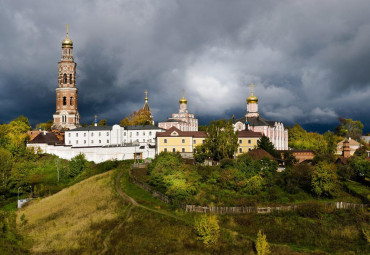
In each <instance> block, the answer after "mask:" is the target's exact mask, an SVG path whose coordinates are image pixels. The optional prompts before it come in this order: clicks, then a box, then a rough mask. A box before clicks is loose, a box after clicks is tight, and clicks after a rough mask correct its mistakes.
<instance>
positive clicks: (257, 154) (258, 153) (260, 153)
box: [248, 149, 275, 160]
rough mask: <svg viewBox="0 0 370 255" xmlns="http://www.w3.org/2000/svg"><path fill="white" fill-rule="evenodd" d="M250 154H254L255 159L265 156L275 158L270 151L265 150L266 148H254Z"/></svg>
mask: <svg viewBox="0 0 370 255" xmlns="http://www.w3.org/2000/svg"><path fill="white" fill-rule="evenodd" d="M248 154H249V155H251V156H252V158H253V159H256V160H260V159H263V158H264V157H268V158H269V159H275V158H274V157H273V156H272V155H271V154H270V153H268V152H267V151H265V150H264V149H253V150H251V151H249V152H248Z"/></svg>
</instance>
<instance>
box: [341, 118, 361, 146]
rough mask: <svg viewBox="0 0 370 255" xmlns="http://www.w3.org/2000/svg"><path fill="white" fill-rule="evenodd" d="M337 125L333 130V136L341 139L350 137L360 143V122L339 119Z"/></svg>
mask: <svg viewBox="0 0 370 255" xmlns="http://www.w3.org/2000/svg"><path fill="white" fill-rule="evenodd" d="M338 120H339V125H338V126H337V127H336V128H335V134H336V135H338V136H343V137H351V138H353V139H356V140H357V141H360V138H361V136H362V130H363V129H364V125H363V124H362V123H361V121H358V120H357V121H356V120H352V119H344V118H339V119H338Z"/></svg>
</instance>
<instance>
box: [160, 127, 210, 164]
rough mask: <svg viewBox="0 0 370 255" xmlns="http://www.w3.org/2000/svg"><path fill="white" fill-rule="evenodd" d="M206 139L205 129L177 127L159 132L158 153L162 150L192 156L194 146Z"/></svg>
mask: <svg viewBox="0 0 370 255" xmlns="http://www.w3.org/2000/svg"><path fill="white" fill-rule="evenodd" d="M205 139H206V133H205V132H203V131H181V130H179V129H177V128H175V127H172V128H170V129H168V130H167V131H166V132H158V133H157V154H159V153H161V152H163V151H164V152H180V153H182V154H188V155H189V157H191V156H192V154H193V151H194V148H195V147H196V146H198V145H200V144H202V143H204V141H205Z"/></svg>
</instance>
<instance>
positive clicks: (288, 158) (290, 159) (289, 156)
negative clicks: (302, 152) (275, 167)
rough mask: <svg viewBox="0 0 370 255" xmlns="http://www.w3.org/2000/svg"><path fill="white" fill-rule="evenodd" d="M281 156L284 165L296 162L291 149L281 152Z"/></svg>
mask: <svg viewBox="0 0 370 255" xmlns="http://www.w3.org/2000/svg"><path fill="white" fill-rule="evenodd" d="M283 158H284V164H285V167H291V166H293V165H295V164H297V162H298V160H297V159H296V157H295V156H294V155H293V152H292V151H286V152H284V153H283Z"/></svg>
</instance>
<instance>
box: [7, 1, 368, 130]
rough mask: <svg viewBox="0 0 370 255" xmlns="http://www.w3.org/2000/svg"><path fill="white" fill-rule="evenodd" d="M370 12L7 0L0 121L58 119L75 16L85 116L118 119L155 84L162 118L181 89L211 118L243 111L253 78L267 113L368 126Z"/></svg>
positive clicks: (353, 7) (325, 5)
mask: <svg viewBox="0 0 370 255" xmlns="http://www.w3.org/2000/svg"><path fill="white" fill-rule="evenodd" d="M369 13H370V1H368V0H364V1H355V0H351V1H348V0H346V1H340V0H332V1H323V0H320V1H315V0H307V1H302V0H300V1H293V0H292V1H283V0H279V1H276V0H271V1H246V0H241V1H238V0H224V1H215V0H209V1H207V0H194V1H193V0H186V1H184V0H178V1H175V0H158V1H156V0H147V1H144V0H143V1H142V0H128V1H117V0H115V1H113V0H101V1H91V0H86V1H75V0H71V1H50V0H44V1H40V0H34V1H29V0H24V1H21V0H19V1H8V0H0V123H4V122H8V121H10V120H11V119H14V118H15V117H17V116H18V115H20V114H23V115H25V116H27V117H28V118H29V119H30V121H31V122H32V123H33V124H36V123H38V122H45V121H47V120H50V119H52V115H53V113H54V112H55V88H56V87H57V75H58V73H57V63H58V61H60V57H61V41H62V40H63V39H64V37H65V25H66V24H67V23H68V24H69V28H70V30H69V35H70V38H71V39H72V40H73V43H74V59H75V61H76V62H77V87H78V89H79V105H78V107H79V112H80V115H81V122H87V123H91V122H92V120H93V116H94V115H95V114H97V115H98V116H99V118H106V119H107V120H108V123H110V124H114V123H118V122H119V121H120V120H121V119H122V118H123V117H125V116H127V115H128V114H129V113H130V112H132V111H133V110H137V109H139V108H140V107H142V106H143V104H144V91H145V89H147V90H148V91H149V105H150V107H151V109H152V113H153V115H154V118H155V121H156V122H157V121H163V120H165V119H166V118H167V117H168V116H170V115H171V114H172V113H174V112H177V111H178V108H179V105H178V100H179V99H180V98H181V95H182V92H181V90H182V89H184V90H185V97H186V98H187V99H188V108H189V111H190V112H191V113H194V114H195V115H196V117H198V118H199V120H200V123H201V124H207V123H208V122H209V121H210V120H214V119H220V118H230V117H231V116H232V115H233V114H235V116H236V117H242V116H243V115H244V114H245V111H246V101H245V100H246V98H247V97H248V96H249V94H250V88H249V84H250V83H251V82H253V83H254V84H255V85H256V87H255V95H256V96H257V97H258V98H259V109H260V113H261V115H262V116H263V117H265V118H267V119H271V120H279V121H283V122H284V123H285V124H286V125H292V124H294V123H295V122H297V123H299V124H301V125H304V126H306V127H309V128H310V129H313V130H315V129H318V130H319V129H320V128H319V127H322V129H325V128H326V127H333V126H335V125H336V124H337V118H338V117H345V118H352V119H356V120H361V121H362V122H363V123H364V124H365V130H369V129H370V114H369V110H370V15H369ZM324 131H325V130H324Z"/></svg>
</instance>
